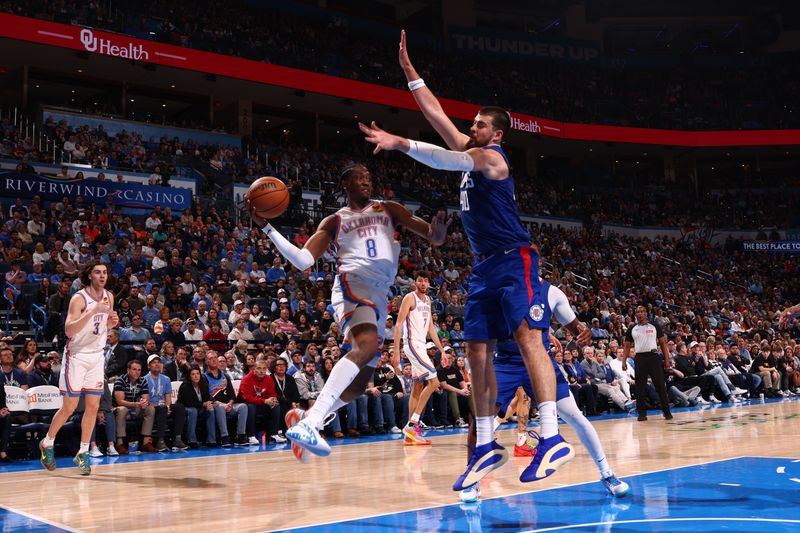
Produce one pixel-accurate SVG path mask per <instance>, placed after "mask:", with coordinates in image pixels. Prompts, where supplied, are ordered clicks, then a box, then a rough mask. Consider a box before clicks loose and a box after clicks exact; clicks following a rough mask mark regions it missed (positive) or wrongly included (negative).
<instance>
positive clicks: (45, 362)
mask: <svg viewBox="0 0 800 533" xmlns="http://www.w3.org/2000/svg"><path fill="white" fill-rule="evenodd" d="M53 354H55V356H56V357H57V356H58V352H50V353H48V354H47V355H37V356H36V359H35V360H34V365H33V372H31V373H30V374H28V385H29V386H31V387H38V386H41V385H49V386H51V387H58V377H59V376H58V374H56V373H55V372H53V370H52V368H51V367H52V365H53V359H54V356H53Z"/></svg>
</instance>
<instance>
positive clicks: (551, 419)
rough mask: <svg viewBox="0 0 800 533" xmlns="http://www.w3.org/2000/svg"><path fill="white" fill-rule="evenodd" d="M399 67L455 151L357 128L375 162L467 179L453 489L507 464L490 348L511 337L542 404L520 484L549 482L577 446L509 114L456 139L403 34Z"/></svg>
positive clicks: (489, 115) (486, 111) (488, 115)
mask: <svg viewBox="0 0 800 533" xmlns="http://www.w3.org/2000/svg"><path fill="white" fill-rule="evenodd" d="M400 64H401V66H402V67H403V70H404V72H405V74H406V77H407V78H408V80H409V84H408V86H409V89H411V91H412V92H413V94H414V98H415V99H416V101H417V103H418V104H419V106H420V109H421V110H422V113H423V114H424V115H425V118H427V119H428V121H429V122H430V123H431V125H432V126H433V127H434V129H436V131H437V132H438V133H439V135H441V136H442V138H443V139H444V140H445V142H446V143H447V145H448V147H449V148H450V150H446V149H444V148H441V147H439V146H435V145H432V144H428V143H423V142H419V141H413V140H410V139H405V138H403V137H399V136H396V135H392V134H390V133H387V132H385V131H383V130H381V129H380V128H378V127H377V126H376V125H375V123H374V122H373V123H372V125H371V126H366V125H364V124H359V128H360V129H361V131H362V132H363V133H364V134H365V136H366V140H367V141H368V142H370V143H373V144H375V145H376V146H375V150H374V153H376V154H377V153H378V152H380V151H381V150H399V151H401V152H403V153H405V154H406V155H408V156H410V157H412V158H413V159H415V160H417V161H419V162H421V163H423V164H425V165H427V166H429V167H432V168H437V169H441V170H453V171H461V172H463V178H462V180H461V220H462V223H463V226H464V231H465V232H466V234H467V238H468V240H469V242H470V245H471V246H472V251H473V253H474V255H475V265H474V267H473V270H472V273H473V276H472V279H471V281H470V286H469V292H468V296H467V305H466V309H465V315H464V339H465V341H466V355H467V358H468V360H469V363H470V367H471V368H472V390H473V397H474V399H475V411H476V417H477V418H476V424H477V431H478V434H477V445H476V447H475V450H474V452H473V455H472V459H471V460H470V463H469V465H468V466H467V470H466V472H464V474H463V475H462V476H461V477H459V479H458V480H457V481H456V483H455V484H454V485H453V490H457V491H460V490H462V489H464V488H465V487H468V486H470V485H473V484H474V483H477V482H478V481H479V480H480V479H481V478H483V477H484V476H485V475H486V474H488V473H489V472H491V471H492V470H495V469H496V468H499V467H500V466H502V465H503V464H504V463H505V462H506V461H507V460H508V452H506V450H505V448H503V447H502V446H500V445H499V444H497V443H496V442H495V441H494V437H493V431H492V430H493V427H492V426H493V421H494V412H495V399H496V398H497V383H496V381H495V373H494V366H493V364H492V353H493V351H494V342H495V341H496V340H497V339H498V338H505V337H507V336H508V335H507V333H506V332H513V335H514V339H515V340H516V341H517V344H518V345H519V347H520V351H521V352H522V358H523V360H524V361H525V366H526V368H527V369H528V374H529V375H530V376H531V380H532V385H533V390H535V391H536V397H537V398H538V399H539V402H540V403H539V414H540V418H541V421H542V428H541V430H542V431H541V433H542V435H541V437H542V438H541V440H540V441H539V444H538V446H537V451H536V454H535V455H534V457H533V459H532V461H531V464H530V465H529V466H528V469H526V470H525V472H523V474H522V476H521V478H520V479H522V480H524V481H533V480H536V479H541V478H543V477H546V476H549V475H550V474H552V473H554V472H555V471H556V469H558V468H559V467H560V466H561V465H563V464H564V463H566V462H567V461H569V460H570V459H571V458H572V457H574V455H575V452H574V450H573V449H572V446H571V445H570V444H569V443H567V442H566V441H564V439H563V438H562V437H561V436H560V435H559V434H558V418H557V415H556V403H555V399H556V382H555V375H554V374H553V372H552V365H551V363H550V357H549V356H548V354H547V351H546V350H545V348H544V345H543V343H542V330H547V329H548V328H549V326H550V325H549V323H547V322H545V321H544V320H543V318H544V312H543V310H544V303H543V302H541V301H539V290H538V288H539V273H538V264H539V254H538V252H537V250H536V248H534V247H532V246H530V242H531V238H530V234H529V233H528V231H527V230H526V229H525V228H524V227H523V226H522V222H521V221H520V219H519V214H518V213H517V203H516V199H515V198H514V180H513V178H512V176H511V167H510V165H509V162H508V158H507V157H506V155H505V153H504V152H503V149H502V148H501V147H500V143H501V142H502V141H503V138H504V136H505V135H506V134H507V132H508V130H509V127H510V116H509V114H508V112H506V111H505V110H504V109H501V108H498V107H486V108H483V109H481V110H480V111H479V112H478V114H477V115H476V116H475V120H474V121H473V123H472V126H471V127H470V129H469V135H465V134H463V133H461V132H459V131H458V129H457V128H456V126H455V124H453V122H452V121H451V120H450V119H449V118H448V117H447V116H446V115H445V114H444V111H443V110H442V107H441V105H440V104H439V102H438V100H437V99H436V97H435V96H434V95H433V93H431V91H430V90H429V89H428V88H426V87H425V82H424V81H423V80H422V79H420V77H419V75H418V74H417V72H416V70H414V67H413V66H412V65H411V62H410V60H409V59H408V54H407V52H406V49H405V32H404V33H403V34H402V35H401V41H400Z"/></svg>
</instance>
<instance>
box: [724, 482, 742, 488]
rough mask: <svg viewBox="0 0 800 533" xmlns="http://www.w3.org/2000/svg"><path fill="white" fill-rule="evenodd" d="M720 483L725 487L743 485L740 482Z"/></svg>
mask: <svg viewBox="0 0 800 533" xmlns="http://www.w3.org/2000/svg"><path fill="white" fill-rule="evenodd" d="M720 485H722V486H724V487H741V486H742V485H741V484H739V483H720Z"/></svg>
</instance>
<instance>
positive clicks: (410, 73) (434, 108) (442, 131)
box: [400, 30, 469, 151]
mask: <svg viewBox="0 0 800 533" xmlns="http://www.w3.org/2000/svg"><path fill="white" fill-rule="evenodd" d="M400 68H402V69H403V73H404V74H405V75H406V80H407V81H408V88H409V89H410V90H411V94H413V95H414V100H416V101H417V105H418V106H419V108H420V110H421V111H422V114H423V115H424V116H425V119H426V120H427V121H428V122H430V124H431V126H433V129H435V130H436V132H437V133H438V134H439V135H441V137H442V139H444V142H445V143H446V144H447V146H449V147H450V149H451V150H459V151H461V150H465V149H466V147H467V143H468V142H469V136H467V135H464V134H463V133H461V132H460V131H458V128H456V125H455V124H453V121H452V120H450V118H448V116H447V115H445V113H444V110H443V109H442V106H441V104H440V103H439V100H437V99H436V97H435V96H434V95H433V93H432V92H431V90H430V89H428V88H427V87H426V86H425V81H424V80H423V79H422V78H421V77H420V76H419V74H418V73H417V70H416V69H415V68H414V66H413V65H412V64H411V60H410V59H409V58H408V48H407V47H406V31H405V30H402V31H401V32H400Z"/></svg>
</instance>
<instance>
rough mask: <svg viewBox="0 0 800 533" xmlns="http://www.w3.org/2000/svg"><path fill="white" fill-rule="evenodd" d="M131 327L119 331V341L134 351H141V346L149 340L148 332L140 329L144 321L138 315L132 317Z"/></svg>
mask: <svg viewBox="0 0 800 533" xmlns="http://www.w3.org/2000/svg"><path fill="white" fill-rule="evenodd" d="M131 322H132V323H131V327H129V328H122V329H120V330H119V337H120V341H121V342H122V343H124V344H125V345H126V346H127V347H129V348H133V349H134V350H137V351H140V350H142V349H143V348H142V345H143V344H144V343H145V342H147V340H148V339H150V338H151V335H150V331H149V330H147V329H145V328H143V327H142V323H143V322H144V320H143V319H142V316H141V315H139V314H135V315H133V318H132V319H131Z"/></svg>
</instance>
